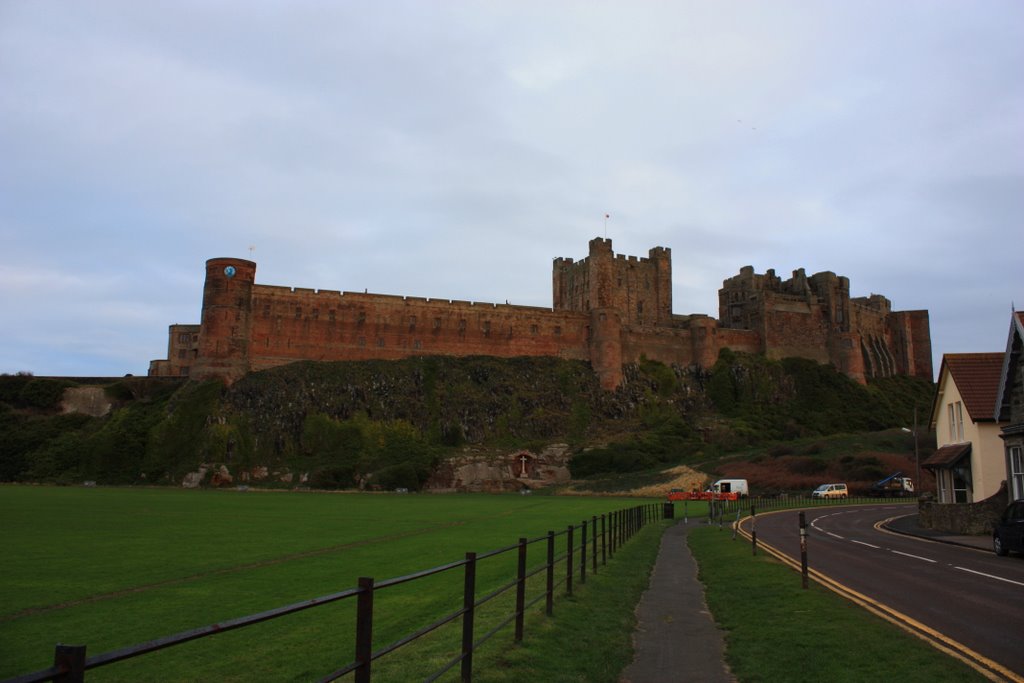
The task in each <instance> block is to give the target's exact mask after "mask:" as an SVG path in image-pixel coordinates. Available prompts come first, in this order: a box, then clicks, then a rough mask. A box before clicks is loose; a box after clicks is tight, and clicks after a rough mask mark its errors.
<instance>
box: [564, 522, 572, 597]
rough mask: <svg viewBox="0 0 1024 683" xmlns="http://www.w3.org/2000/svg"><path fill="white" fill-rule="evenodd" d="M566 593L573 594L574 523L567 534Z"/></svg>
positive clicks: (567, 530)
mask: <svg viewBox="0 0 1024 683" xmlns="http://www.w3.org/2000/svg"><path fill="white" fill-rule="evenodd" d="M565 539H566V540H565V594H566V595H568V596H572V524H570V525H569V528H568V529H566V534H565Z"/></svg>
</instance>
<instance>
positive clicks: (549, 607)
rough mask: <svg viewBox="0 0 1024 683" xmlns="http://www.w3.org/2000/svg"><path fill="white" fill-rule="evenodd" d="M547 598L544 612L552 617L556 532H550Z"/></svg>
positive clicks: (553, 607) (553, 609)
mask: <svg viewBox="0 0 1024 683" xmlns="http://www.w3.org/2000/svg"><path fill="white" fill-rule="evenodd" d="M546 588H547V592H548V595H547V598H546V600H545V605H544V611H545V612H547V615H548V616H549V617H550V616H551V615H552V614H554V611H555V532H554V531H549V532H548V571H547V587H546Z"/></svg>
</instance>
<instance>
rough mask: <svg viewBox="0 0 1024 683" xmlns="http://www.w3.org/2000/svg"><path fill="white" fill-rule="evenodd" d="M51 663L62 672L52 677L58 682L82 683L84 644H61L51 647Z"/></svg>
mask: <svg viewBox="0 0 1024 683" xmlns="http://www.w3.org/2000/svg"><path fill="white" fill-rule="evenodd" d="M53 665H54V666H59V667H61V668H62V669H64V672H63V673H61V674H60V675H58V676H55V677H54V678H53V680H54V681H59V682H60V683H82V682H83V681H84V680H85V645H61V644H60V643H57V646H56V647H54V649H53Z"/></svg>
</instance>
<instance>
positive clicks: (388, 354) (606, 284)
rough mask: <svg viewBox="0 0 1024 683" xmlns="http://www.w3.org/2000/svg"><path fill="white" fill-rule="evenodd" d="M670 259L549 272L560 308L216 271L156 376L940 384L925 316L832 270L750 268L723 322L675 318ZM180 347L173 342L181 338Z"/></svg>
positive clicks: (155, 365) (594, 249)
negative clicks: (446, 374) (763, 361)
mask: <svg viewBox="0 0 1024 683" xmlns="http://www.w3.org/2000/svg"><path fill="white" fill-rule="evenodd" d="M671 256H672V251H671V249H668V248H666V247H653V248H652V249H650V250H649V252H648V256H646V257H638V256H633V255H626V254H615V253H614V252H613V251H612V241H611V240H610V239H607V238H601V237H597V238H594V239H592V240H590V243H589V252H588V254H587V256H585V257H584V258H581V259H578V260H574V259H572V258H567V257H558V258H555V259H553V261H552V306H551V307H550V308H548V307H540V306H523V305H518V304H511V303H508V302H505V303H504V304H501V303H490V302H482V301H469V300H460V299H432V298H429V297H421V296H401V295H393V294H378V293H370V292H368V291H365V290H364V291H363V292H352V291H345V290H337V289H313V288H309V287H288V286H279V285H263V284H255V274H256V264H255V263H254V262H252V261H246V260H244V259H233V258H216V259H210V260H209V261H207V263H206V282H205V284H204V290H203V306H202V314H201V318H200V319H201V321H202V322H201V323H200V324H199V325H190V326H188V325H185V326H183V325H175V326H171V327H170V328H169V334H170V335H171V336H172V339H171V343H169V344H168V358H167V359H161V360H156V361H152V362H151V364H150V374H151V375H157V376H165V375H181V374H188V375H191V376H195V377H197V378H204V377H219V378H222V379H224V380H225V381H227V382H232V381H234V380H236V379H238V378H239V377H241V376H243V375H244V374H245V373H247V372H251V371H254V370H262V369H265V368H270V367H274V366H277V365H282V364H285V363H291V362H295V361H300V360H322V361H331V360H363V359H371V358H379V359H398V358H405V357H408V356H413V355H457V356H462V355H491V356H498V357H513V356H557V357H560V358H567V359H578V360H588V361H590V363H591V365H592V366H593V368H594V371H595V373H597V375H598V376H599V377H600V380H601V384H602V386H604V387H605V388H608V389H613V388H615V387H616V386H618V385H619V384H620V383H621V382H622V378H623V374H622V364H623V363H627V362H635V361H637V360H639V359H640V358H641V357H646V358H649V359H651V360H657V361H661V362H664V363H673V364H678V365H692V364H697V365H702V366H705V367H707V366H710V365H712V364H714V362H715V360H716V359H717V357H718V353H719V351H720V350H721V349H723V348H732V349H736V350H740V351H746V352H760V353H764V354H766V355H768V356H770V357H784V356H787V355H795V356H801V357H806V358H812V359H815V360H818V361H819V362H823V363H833V364H834V365H835V366H836V367H837V368H839V369H840V370H842V371H844V372H846V373H847V374H849V375H850V376H851V377H855V378H857V379H860V380H863V379H864V378H865V377H871V376H882V375H886V374H893V373H903V374H914V375H920V376H928V377H931V341H930V337H929V331H928V313H927V311H900V312H893V311H892V304H891V302H890V301H889V300H888V299H886V298H885V297H884V296H881V295H878V294H871V295H870V296H868V297H859V298H854V299H851V298H850V294H849V292H850V283H849V280H848V279H847V278H845V277H841V276H838V275H836V274H835V273H833V272H831V271H824V272H821V273H815V274H814V275H811V276H810V277H808V276H807V275H806V273H805V272H804V270H803V269H802V268H800V269H797V270H795V271H793V274H792V277H790V278H788V279H786V280H783V279H782V278H780V277H778V276H777V275H776V274H775V271H774V270H768V271H766V272H765V273H764V274H758V273H756V272H754V268H753V267H752V266H744V267H743V268H741V269H740V271H739V274H738V275H735V276H733V277H731V278H728V279H726V280H725V281H724V282H723V286H722V289H721V290H719V319H715V318H713V317H711V316H709V315H706V314H700V313H696V314H689V315H677V314H674V313H673V311H672V261H671ZM175 335H176V336H175Z"/></svg>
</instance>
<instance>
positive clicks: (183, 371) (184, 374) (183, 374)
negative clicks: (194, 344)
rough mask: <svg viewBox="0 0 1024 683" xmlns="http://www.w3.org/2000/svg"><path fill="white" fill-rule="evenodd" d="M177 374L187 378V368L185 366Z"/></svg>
mask: <svg viewBox="0 0 1024 683" xmlns="http://www.w3.org/2000/svg"><path fill="white" fill-rule="evenodd" d="M178 374H179V375H181V376H182V377H188V366H185V367H183V368H181V369H179V370H178Z"/></svg>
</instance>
